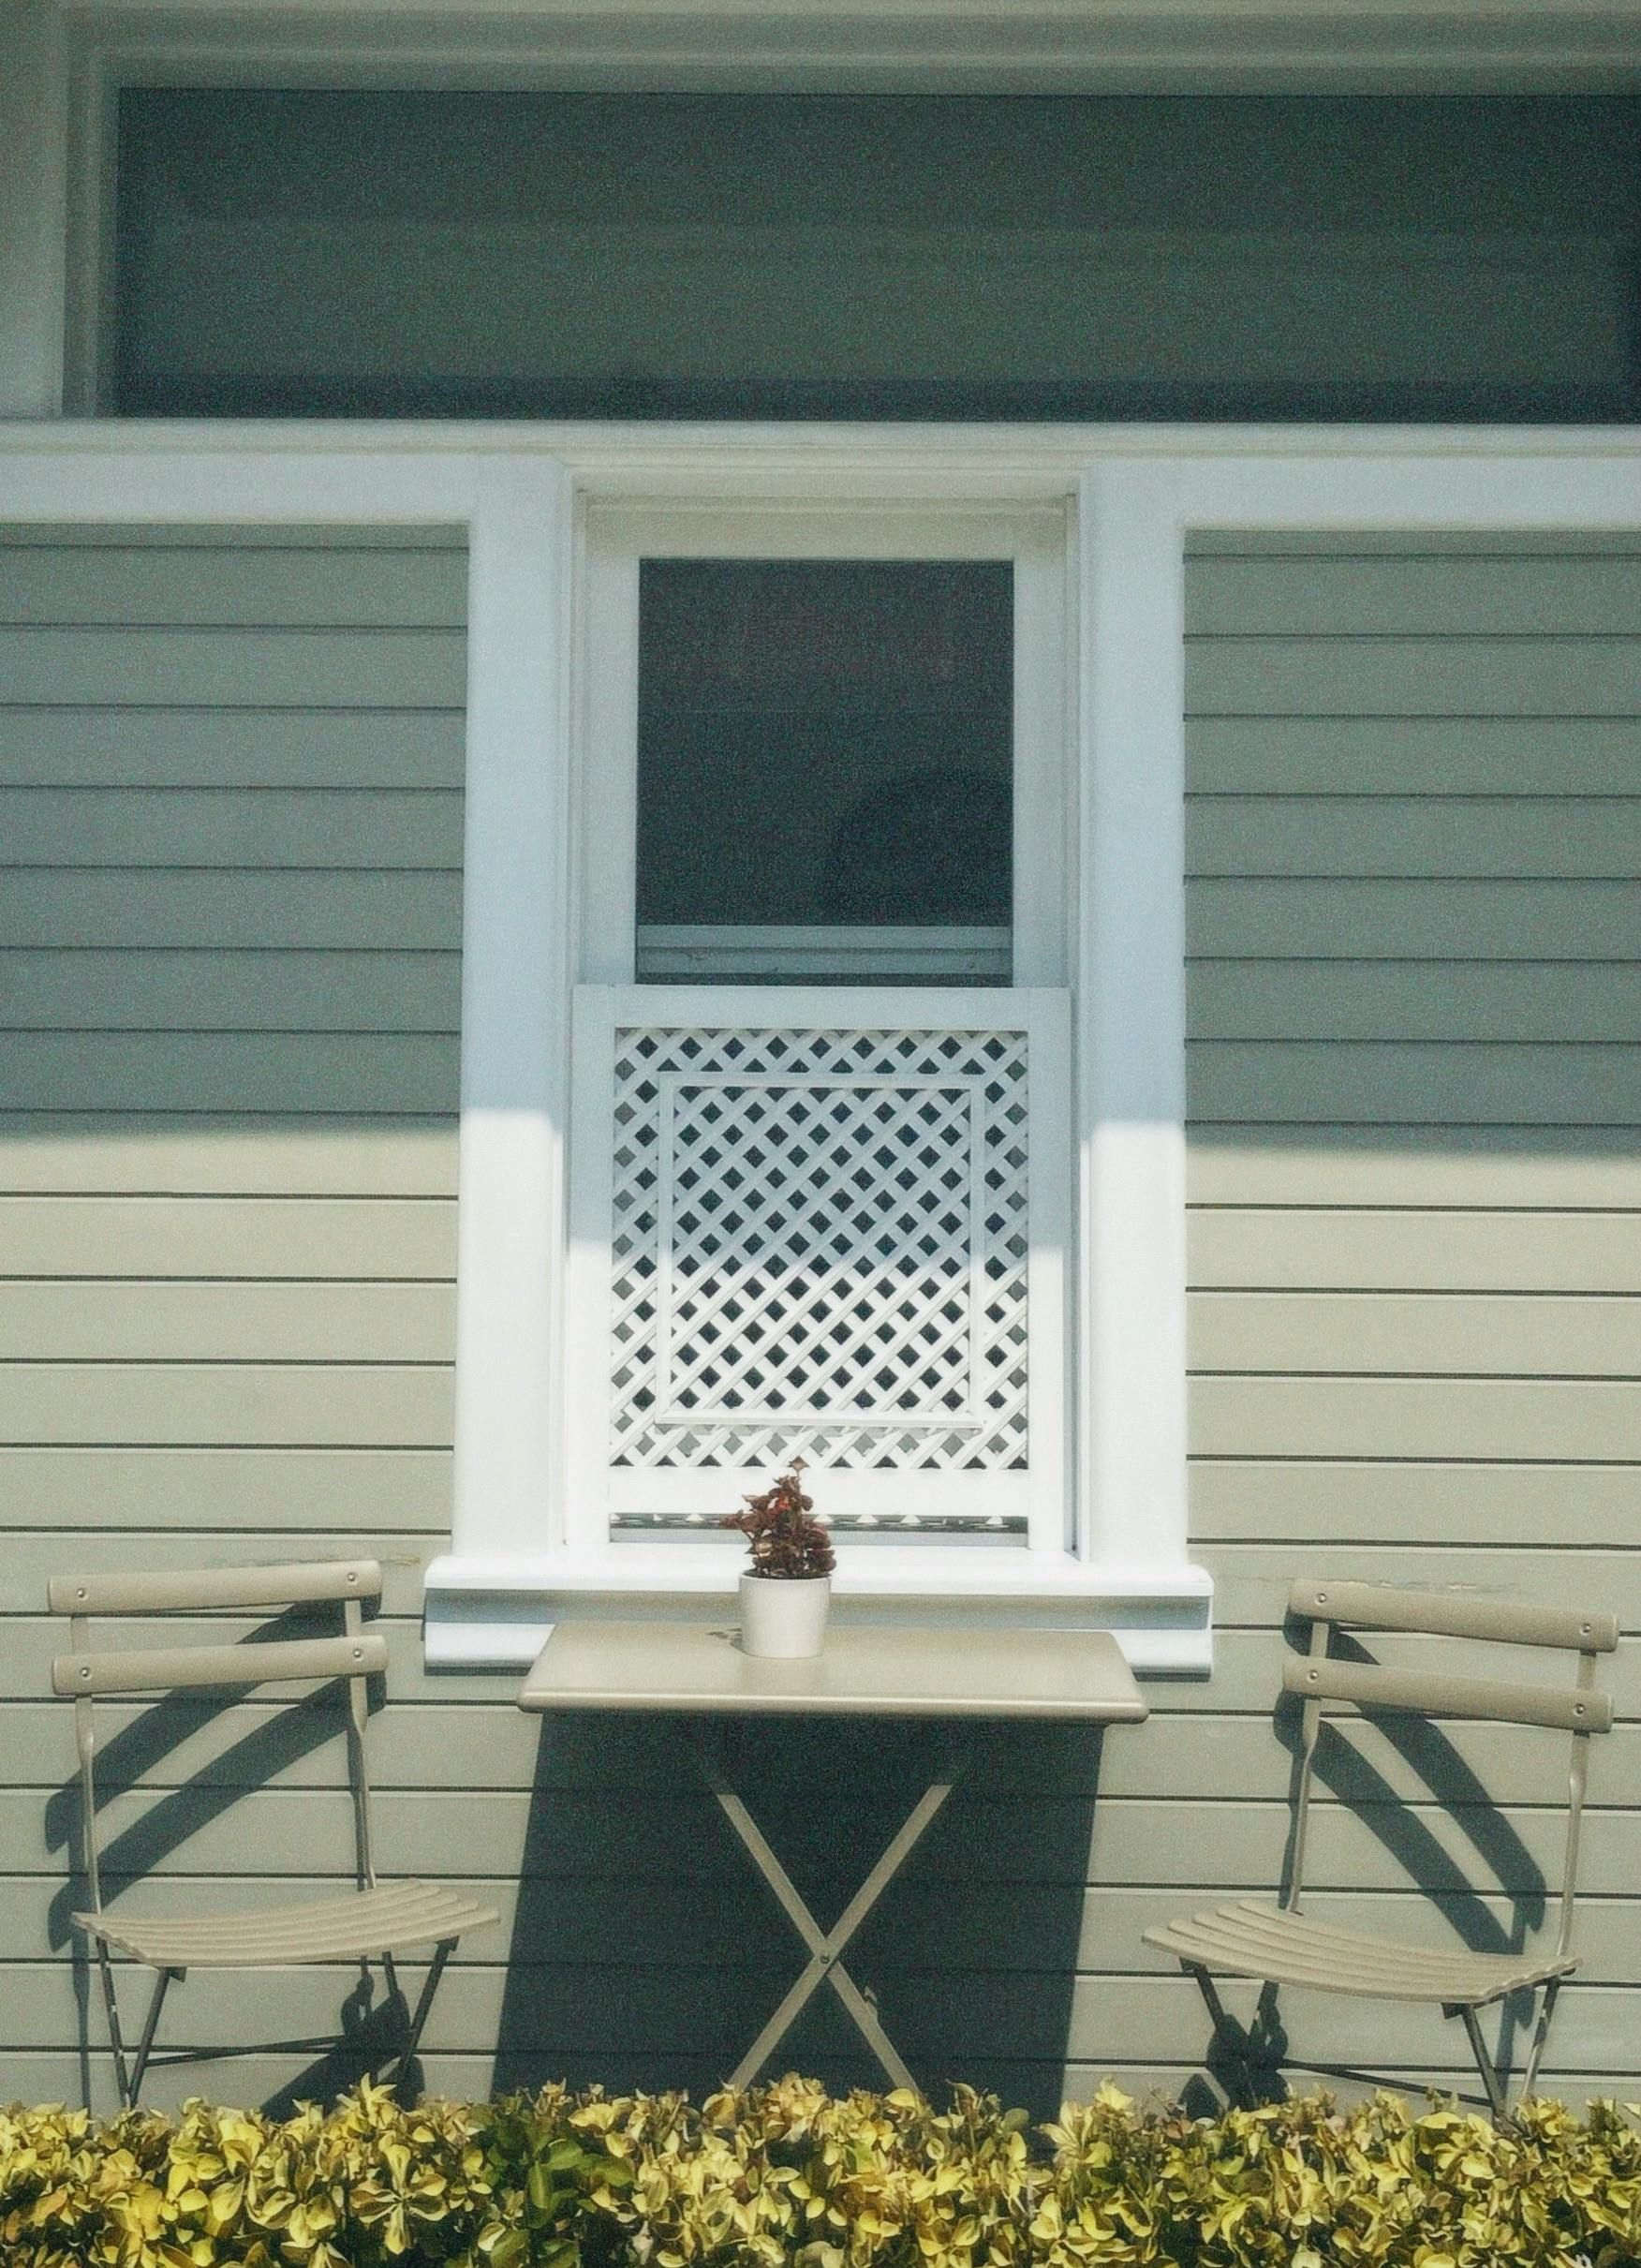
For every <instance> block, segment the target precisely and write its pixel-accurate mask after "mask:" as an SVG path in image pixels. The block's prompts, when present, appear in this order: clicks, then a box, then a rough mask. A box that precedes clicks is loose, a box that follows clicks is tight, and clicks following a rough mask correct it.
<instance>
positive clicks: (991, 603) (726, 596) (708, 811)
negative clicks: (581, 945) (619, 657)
mask: <svg viewBox="0 0 1641 2268" xmlns="http://www.w3.org/2000/svg"><path fill="white" fill-rule="evenodd" d="M638 689H639V727H638V844H637V868H638V871H637V906H638V924H639V933H638V972H639V975H640V976H641V977H646V976H659V977H665V976H687V975H702V974H725V975H728V974H734V975H738V976H742V977H751V978H760V977H762V978H768V977H779V976H786V977H800V978H803V977H827V976H832V977H839V976H857V977H865V978H870V977H873V976H883V977H897V978H907V977H918V976H929V977H941V976H943V977H947V978H951V979H956V980H962V981H970V980H972V979H973V978H975V977H1006V976H1007V974H1008V971H1009V922H1010V914H1011V906H1012V898H1013V818H1012V802H1013V764H1012V758H1013V568H1012V566H1011V565H1010V564H1009V562H1008V561H1006V560H885V559H872V560H865V559H822V560H816V559H801V560H800V559H783V560H728V559H649V560H645V561H644V562H643V567H642V569H641V571H640V577H639V688H638Z"/></svg>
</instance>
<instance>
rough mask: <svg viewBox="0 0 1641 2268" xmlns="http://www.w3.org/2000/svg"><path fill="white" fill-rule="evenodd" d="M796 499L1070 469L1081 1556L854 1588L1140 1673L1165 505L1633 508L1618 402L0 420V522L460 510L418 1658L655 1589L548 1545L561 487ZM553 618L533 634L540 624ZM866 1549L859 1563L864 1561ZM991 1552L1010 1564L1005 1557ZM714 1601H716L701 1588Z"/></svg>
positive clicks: (1167, 1276)
mask: <svg viewBox="0 0 1641 2268" xmlns="http://www.w3.org/2000/svg"><path fill="white" fill-rule="evenodd" d="M663 467H670V473H669V477H674V478H675V477H680V474H681V472H682V474H684V475H687V477H688V478H690V479H692V480H694V481H696V482H702V483H704V484H705V485H706V487H707V489H708V491H709V492H710V493H724V492H725V484H726V483H727V484H728V487H729V489H731V490H732V489H733V488H734V486H735V485H736V483H737V482H739V483H740V484H741V485H742V486H743V487H745V486H746V485H747V482H749V481H750V482H751V483H752V484H753V485H755V486H756V485H759V484H761V485H762V486H763V487H764V488H765V489H768V488H769V487H770V486H772V485H774V486H779V487H784V489H785V490H786V492H787V493H788V494H789V495H795V496H797V497H800V499H801V498H802V497H803V495H804V493H805V491H806V489H807V491H808V492H809V493H810V495H811V496H814V495H816V494H818V495H819V496H820V497H821V498H822V499H823V498H824V497H825V496H826V495H828V494H835V493H836V483H837V481H838V479H839V477H840V476H842V475H850V476H852V477H854V478H857V479H859V478H868V479H878V480H880V482H888V483H889V484H890V485H892V486H893V485H896V484H898V487H899V489H900V492H901V493H903V494H914V495H915V494H920V493H921V494H923V495H924V496H934V497H941V496H945V497H950V496H952V495H953V494H954V493H959V492H961V491H963V490H964V489H965V487H967V488H968V489H969V490H971V491H972V492H975V493H982V492H988V493H990V494H992V495H993V496H995V494H996V492H997V489H998V485H999V484H1001V485H1003V486H1006V487H1008V488H1009V489H1010V490H1011V492H1012V493H1013V496H1014V497H1016V499H1017V498H1018V497H1020V496H1021V495H1024V494H1028V493H1029V494H1033V495H1035V496H1036V497H1038V498H1042V497H1065V496H1066V495H1067V494H1068V493H1071V492H1073V491H1074V492H1075V493H1076V495H1077V498H1078V505H1077V525H1078V561H1079V570H1078V581H1079V589H1080V612H1081V623H1080V632H1079V645H1080V667H1079V669H1078V673H1077V702H1076V719H1077V724H1076V730H1077V738H1078V747H1079V751H1080V762H1081V772H1082V793H1081V798H1080V803H1079V808H1078V815H1077V824H1076V830H1075V843H1074V855H1075V858H1076V861H1077V873H1078V879H1077V891H1078V901H1079V905H1080V908H1081V914H1080V920H1079V926H1078V954H1079V963H1080V966H1079V971H1078V974H1079V983H1078V986H1077V993H1078V1003H1077V1017H1078V1032H1079V1037H1078V1062H1077V1092H1078V1101H1077V1114H1076V1135H1077V1140H1078V1144H1079V1149H1080V1164H1079V1189H1080V1205H1079V1223H1078V1238H1077V1257H1078V1261H1079V1266H1080V1297H1079V1312H1080V1328H1079V1344H1078V1351H1077V1358H1076V1359H1077V1369H1078V1373H1079V1380H1078V1385H1079V1393H1078V1401H1079V1419H1080V1423H1079V1453H1078V1459H1077V1465H1078V1471H1077V1481H1076V1485H1077V1489H1078V1502H1079V1505H1080V1517H1081V1520H1082V1523H1083V1524H1082V1529H1081V1534H1083V1536H1084V1537H1085V1538H1086V1549H1084V1550H1083V1551H1082V1552H1081V1553H1079V1554H1078V1555H1077V1556H1076V1557H1074V1558H1073V1557H1072V1556H1071V1555H1067V1556H1066V1558H1065V1559H1064V1561H1063V1563H1062V1564H1057V1565H1055V1566H1053V1567H1045V1566H1042V1565H1037V1566H1034V1567H1031V1568H1030V1569H1029V1570H1022V1571H1021V1573H1020V1574H1019V1575H1017V1576H1016V1577H1015V1578H1014V1579H1013V1580H1011V1579H1008V1578H1006V1577H1003V1576H1000V1575H999V1574H998V1572H997V1571H996V1570H992V1571H988V1573H987V1575H986V1578H985V1579H984V1581H983V1582H977V1580H976V1575H975V1571H974V1569H973V1568H972V1567H970V1568H969V1569H968V1572H967V1573H965V1572H964V1570H963V1569H961V1568H960V1567H959V1568H953V1569H952V1570H951V1571H950V1573H947V1572H946V1571H944V1570H941V1571H939V1572H938V1573H937V1571H935V1570H934V1569H933V1568H932V1567H931V1565H930V1560H931V1559H932V1558H933V1556H934V1555H933V1554H930V1555H928V1556H927V1557H925V1556H924V1554H923V1553H922V1552H921V1550H920V1552H919V1554H918V1561H917V1565H916V1567H915V1568H914V1569H910V1570H906V1569H903V1570H900V1571H898V1572H895V1571H894V1570H890V1569H886V1568H882V1567H881V1566H878V1565H876V1564H875V1565H874V1568H873V1570H872V1571H871V1573H870V1574H869V1576H868V1575H865V1574H863V1575H862V1576H861V1577H860V1578H858V1579H854V1581H853V1583H852V1585H850V1584H849V1583H846V1585H845V1590H846V1603H847V1594H849V1593H850V1591H851V1589H852V1595H853V1598H854V1600H855V1601H856V1602H857V1606H858V1610H860V1611H862V1612H866V1613H871V1612H878V1611H881V1612H890V1613H904V1612H906V1611H909V1610H913V1609H932V1610H936V1611H939V1612H942V1613H953V1612H965V1611H968V1612H974V1613H979V1614H982V1615H984V1616H986V1617H987V1618H989V1619H995V1618H998V1617H1004V1618H1006V1617H1007V1616H1009V1615H1012V1614H1013V1615H1018V1616H1020V1617H1022V1618H1025V1619H1031V1620H1037V1621H1040V1622H1041V1621H1043V1620H1053V1621H1056V1622H1063V1621H1066V1620H1079V1619H1087V1620H1091V1621H1099V1622H1102V1623H1106V1624H1107V1625H1109V1626H1111V1627H1114V1628H1116V1630H1117V1632H1118V1634H1119V1636H1120V1637H1121V1638H1122V1640H1123V1643H1124V1645H1125V1647H1126V1649H1127V1650H1128V1652H1129V1653H1130V1656H1131V1659H1132V1660H1133V1661H1135V1663H1136V1664H1137V1665H1138V1666H1139V1667H1141V1668H1153V1669H1175V1670H1200V1669H1203V1668H1206V1666H1207V1661H1208V1635H1207V1602H1208V1594H1209V1586H1208V1584H1207V1581H1206V1579H1205V1577H1204V1576H1203V1575H1202V1574H1201V1573H1200V1571H1198V1570H1196V1569H1194V1568H1192V1567H1191V1565H1190V1561H1189V1556H1188V1552H1187V1546H1186V1524H1185V1507H1186V1489H1185V1482H1186V1434H1185V1385H1186V1378H1185V1150H1184V1102H1185V1080H1184V1046H1183V1041H1184V1015H1183V1010H1184V968H1183V903H1184V889H1183V809H1184V804H1183V793H1184V730H1183V720H1182V707H1183V703H1182V677H1183V670H1182V636H1183V556H1184V543H1185V538H1186V534H1187V531H1189V530H1191V529H1194V528H1214V527H1248V528H1267V529H1282V528H1289V529H1338V530H1340V531H1345V530H1351V529H1378V530H1387V531H1395V530H1418V529H1432V530H1439V529H1455V530H1475V531H1477V532H1484V531H1487V530H1491V529H1533V528H1543V529H1556V528H1588V529H1625V530H1634V528H1636V527H1637V526H1641V436H1637V435H1636V434H1634V433H1633V432H1629V431H1612V432H1603V433H1589V432H1527V431H1519V430H1510V431H1502V432H1496V431H1488V432H1476V431H1449V432H1444V433H1435V434H1432V433H1427V432H1416V431H1415V432H1405V431H1404V432H1393V431H1382V432H1373V433H1370V434H1364V433H1359V432H1353V433H1351V434H1349V435H1342V434H1339V433H1330V434H1325V435H1322V434H1317V433H1308V432H1303V431H1299V430H1295V431H1294V432H1292V433H1284V434H1281V435H1275V436H1274V435H1272V434H1270V433H1264V434H1251V433H1238V432H1235V431H1227V432H1223V433H1221V432H1211V431H1205V430H1202V429H1190V430H1187V429H1179V428H1173V429H1167V428H1159V429H1156V430H1153V431H1147V432H1145V433H1135V432H1134V431H1132V430H1127V429H1113V428H1083V429H1076V430H1072V429H1065V428H1061V429H1057V430H1039V431H1035V432H1031V431H1027V432H1022V431H1018V430H1016V431H1014V432H1012V433H1008V434H999V433H995V432H994V433H981V432H976V433H955V434H954V433H952V432H945V433H941V432H938V431H928V432H921V433H919V434H917V435H915V436H909V435H907V434H904V433H903V434H898V435H895V434H891V433H886V432H882V431H874V430H871V429H865V428H828V429H811V430H810V431H809V432H807V433H806V434H794V432H793V431H792V430H791V429H790V428H788V429H774V428H744V429H738V430H726V429H723V428H713V429H698V430H696V431H693V432H680V431H673V432H671V433H660V432H658V431H657V429H655V428H628V429H611V428H603V429H600V430H599V432H597V433H596V434H589V433H588V432H587V431H586V430H585V429H576V428H569V427H533V428H529V429H526V430H521V431H519V432H516V433H510V434H509V435H508V436H506V437H505V438H504V440H502V441H500V442H498V441H496V439H495V435H494V431H492V432H491V433H490V434H487V435H484V436H481V437H480V436H475V435H474V434H472V433H471V432H468V431H464V429H462V428H461V427H459V426H454V427H443V428H436V429H421V430H418V429H415V428H411V429H408V430H407V429H405V428H402V427H393V426H386V425H383V426H362V427H355V428H349V429H347V430H345V431H339V430H338V429H337V428H334V427H332V428H329V429H327V428H323V427H320V428H315V429H311V430H308V429H303V428H297V427H283V428H275V427H260V428H259V427H255V426H244V427H238V428H216V427H212V428H200V427H198V426H193V427H189V426H180V427H176V428H170V427H160V426H152V425H151V426H130V427H122V426H111V425H92V424H80V425H76V424H66V423H40V424H27V423H19V424H14V425H11V426H9V427H7V428H4V429H0V517H4V518H8V519H13V520H19V521H34V522H39V523H47V524H50V523H53V522H56V523H69V524H71V523H73V522H76V521H85V522H96V523H102V524H108V523H112V522H126V523H131V524H139V525H140V524H144V523H146V524H156V523H165V522H195V523H200V524H210V523H213V522H215V523H223V522H244V521H257V520H261V521H266V522H270V523H278V522H280V521H297V522H314V523H325V522H331V523H341V524H347V523H350V522H376V523H379V524H383V525H392V524H394V523H401V524H403V523H418V522H420V523H425V522H429V521H445V522H450V523H456V524H460V525H462V526H466V529H467V532H468V540H469V546H470V552H469V557H470V580H469V615H468V668H469V694H468V703H469V705H468V771H467V801H466V913H465V930H464V952H465V961H464V972H463V1044H462V1085H461V1108H462V1117H461V1136H460V1141H461V1175H462V1202H461V1213H460V1253H459V1263H458V1267H459V1289H458V1326H457V1328H458V1350H457V1360H458V1370H457V1431H456V1497H455V1526H454V1534H453V1538H452V1545H453V1548H452V1550H451V1553H449V1554H447V1555H446V1556H445V1557H444V1558H443V1559H441V1560H440V1561H438V1562H437V1563H436V1564H435V1566H434V1568H433V1569H432V1570H430V1574H429V1583H428V1657H429V1660H430V1662H433V1663H435V1664H443V1665H446V1666H450V1667H456V1666H459V1665H462V1664H480V1663H482V1664H513V1663H518V1662H521V1661H523V1660H525V1659H526V1658H528V1656H529V1654H530V1652H531V1650H532V1649H533V1648H534V1647H535V1646H536V1645H538V1644H539V1643H540V1633H541V1630H542V1629H543V1627H544V1626H545V1625H546V1623H548V1622H549V1621H550V1619H551V1617H552V1615H553V1614H554V1613H558V1612H562V1611H564V1610H566V1608H568V1607H571V1606H575V1605H579V1606H582V1607H584V1608H588V1609H590V1610H600V1611H608V1610H609V1608H610V1605H611V1603H612V1601H613V1600H614V1602H615V1603H617V1604H619V1605H621V1606H622V1607H623V1608H625V1609H626V1610H628V1611H657V1610H660V1609H663V1608H664V1609H667V1610H673V1609H675V1608H676V1605H677V1601H678V1599H679V1597H680V1596H682V1595H684V1594H685V1590H686V1585H685V1584H684V1583H683V1582H682V1581H681V1580H680V1579H677V1577H676V1576H675V1574H674V1571H673V1569H671V1568H670V1567H669V1565H668V1564H666V1562H665V1558H664V1555H663V1554H660V1553H658V1555H657V1557H656V1559H655V1560H654V1562H653V1563H652V1564H651V1566H650V1568H649V1569H648V1571H647V1572H644V1571H639V1570H634V1575H635V1577H636V1578H637V1579H636V1580H632V1581H630V1582H628V1584H626V1585H624V1586H623V1587H622V1588H621V1589H620V1590H619V1591H618V1592H612V1590H611V1589H610V1587H609V1585H608V1582H607V1581H605V1582H604V1583H603V1585H602V1587H601V1588H600V1587H599V1584H598V1583H584V1584H582V1585H581V1586H579V1587H578V1586H577V1585H576V1584H575V1583H574V1582H573V1580H572V1581H569V1582H568V1583H567V1582H565V1581H564V1580H563V1579H562V1578H563V1577H564V1576H565V1574H566V1573H567V1572H568V1571H567V1570H565V1569H564V1568H563V1567H562V1566H561V1565H560V1564H556V1563H555V1562H554V1560H553V1558H552V1556H551V1555H550V1554H544V1553H543V1552H542V1551H541V1550H540V1539H541V1536H542V1534H543V1529H544V1519H543V1513H544V1506H545V1505H546V1503H547V1500H548V1497H549V1494H550V1491H551V1488H552V1486H553V1473H554V1459H555V1455H556V1412H555V1409H554V1404H553V1401H552V1397H551V1394H550V1393H549V1392H544V1391H543V1390H542V1381H543V1380H544V1379H546V1380H551V1379H552V1378H553V1377H554V1375H555V1374H556V1371H557V1369H558V1364H559V1332H560V1328H561V1322H560V1316H559V1311H558V1300H557V1286H558V1284H559V1283H560V1282H561V1281H562V1271H563V1254H564V1238H563V1225H562V1221H563V1215H562V1141H563V1134H562V1129H563V1126H564V1123H565V1119H564V1066H565V1057H566V1046H567V1029H566V1018H567V1013H568V1001H569V976H570V965H569V952H568V943H569V897H570V891H569V859H568V851H567V843H568V818H569V765H568V750H569V743H570V731H569V724H570V712H569V659H570V650H571V630H570V614H571V608H570V598H571V594H572V592H573V589H574V583H575V524H576V506H577V497H578V494H580V495H584V496H587V497H621V496H630V495H632V494H633V493H635V492H641V491H643V490H644V489H646V488H647V489H648V490H649V492H650V493H652V494H653V492H654V488H655V485H656V482H657V481H658V478H659V477H660V474H661V471H662V468H663ZM554 625H556V626H557V628H556V630H554ZM863 1556H864V1555H863ZM1014 1556H1015V1557H1016V1559H1019V1560H1027V1559H1029V1558H1033V1557H1035V1555H1029V1554H1025V1553H1020V1554H1016V1555H1014ZM696 1595H697V1596H698V1597H699V1598H700V1599H701V1600H702V1606H703V1608H707V1609H710V1605H711V1601H712V1600H713V1599H714V1598H715V1597H716V1596H717V1593H716V1592H715V1591H714V1590H713V1589H712V1588H711V1587H710V1586H709V1587H707V1588H706V1589H705V1590H704V1591H701V1592H698V1593H697V1594H696Z"/></svg>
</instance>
